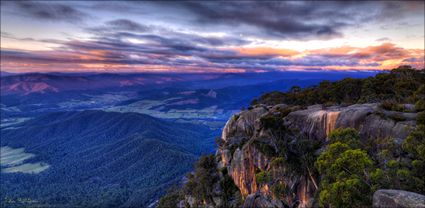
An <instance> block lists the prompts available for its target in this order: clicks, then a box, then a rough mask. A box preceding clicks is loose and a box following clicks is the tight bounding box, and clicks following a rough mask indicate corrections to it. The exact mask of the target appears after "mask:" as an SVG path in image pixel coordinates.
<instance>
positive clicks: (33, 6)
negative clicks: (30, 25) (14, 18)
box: [5, 1, 89, 22]
mask: <svg viewBox="0 0 425 208" xmlns="http://www.w3.org/2000/svg"><path fill="white" fill-rule="evenodd" d="M5 4H6V3H5ZM7 6H14V7H15V8H16V9H17V11H18V12H20V13H21V14H23V15H27V16H30V17H32V18H37V19H41V20H51V21H65V22H79V21H81V20H83V19H84V18H86V17H88V16H89V15H88V14H86V13H84V12H82V11H80V10H78V9H76V8H75V7H73V6H71V5H67V4H65V3H64V4H62V3H52V2H37V1H11V2H7Z"/></svg>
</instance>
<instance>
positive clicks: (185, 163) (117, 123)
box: [1, 111, 212, 207]
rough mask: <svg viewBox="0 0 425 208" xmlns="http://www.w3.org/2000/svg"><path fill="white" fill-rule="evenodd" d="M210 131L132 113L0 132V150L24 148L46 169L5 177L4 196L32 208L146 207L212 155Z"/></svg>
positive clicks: (65, 115) (65, 118) (82, 115)
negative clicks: (20, 199) (205, 156)
mask: <svg viewBox="0 0 425 208" xmlns="http://www.w3.org/2000/svg"><path fill="white" fill-rule="evenodd" d="M210 133H211V131H210V130H209V129H208V128H206V127H205V126H200V125H193V124H179V123H173V122H168V121H163V120H160V119H156V118H153V117H150V116H147V115H142V114H137V113H114V112H103V111H82V112H60V113H52V114H47V115H44V116H41V117H37V118H35V119H32V120H29V121H26V122H23V123H20V124H17V125H14V126H10V127H7V128H3V129H2V130H1V135H2V140H1V146H2V147H3V146H7V147H10V148H20V147H25V151H26V152H28V153H31V154H34V155H36V156H35V157H33V158H31V159H30V160H31V161H30V162H43V163H47V164H49V165H50V167H49V168H48V169H47V170H45V171H43V172H40V173H38V174H26V175H25V174H16V173H2V175H1V176H2V182H1V183H2V186H1V189H2V190H1V192H2V193H3V194H2V197H5V198H18V197H21V196H23V195H25V196H26V197H28V198H31V200H34V201H36V203H35V204H33V206H35V205H37V206H47V205H53V206H55V205H58V204H67V205H69V206H83V207H84V206H94V205H96V206H103V207H104V206H118V205H123V204H125V205H128V206H146V205H147V204H148V203H150V202H151V201H150V200H151V199H154V198H155V197H156V196H159V195H160V194H161V193H163V192H164V190H165V187H167V186H169V185H170V184H171V183H173V182H176V181H179V180H181V179H182V178H181V176H182V175H184V173H186V172H188V171H190V170H191V168H192V163H193V162H194V161H195V160H196V158H197V157H198V156H199V155H200V154H203V153H208V152H210V151H211V149H212V148H211V144H208V141H211V140H212V139H209V138H210V137H211V135H210ZM105 196H107V197H106V198H105ZM2 201H3V200H2ZM24 205H25V204H24Z"/></svg>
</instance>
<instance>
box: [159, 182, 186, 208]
mask: <svg viewBox="0 0 425 208" xmlns="http://www.w3.org/2000/svg"><path fill="white" fill-rule="evenodd" d="M180 200H181V196H180V193H179V192H178V191H177V190H176V187H173V188H171V189H169V191H168V193H167V194H166V195H165V196H163V197H162V198H161V199H160V200H159V202H158V206H157V208H170V207H177V205H178V203H179V201H180Z"/></svg>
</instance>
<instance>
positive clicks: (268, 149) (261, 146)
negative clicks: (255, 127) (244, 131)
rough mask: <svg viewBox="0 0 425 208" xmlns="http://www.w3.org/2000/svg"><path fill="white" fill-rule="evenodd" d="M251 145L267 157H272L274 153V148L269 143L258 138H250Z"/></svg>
mask: <svg viewBox="0 0 425 208" xmlns="http://www.w3.org/2000/svg"><path fill="white" fill-rule="evenodd" d="M252 145H253V146H254V147H255V149H257V150H258V151H260V152H261V153H262V154H264V155H266V156H267V157H273V156H275V155H276V151H275V149H274V148H273V147H272V146H271V145H270V144H267V143H265V142H262V141H258V140H252Z"/></svg>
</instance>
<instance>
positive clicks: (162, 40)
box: [1, 1, 425, 73]
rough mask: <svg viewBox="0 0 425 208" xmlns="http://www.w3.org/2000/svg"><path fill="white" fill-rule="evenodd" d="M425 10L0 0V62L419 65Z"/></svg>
mask: <svg viewBox="0 0 425 208" xmlns="http://www.w3.org/2000/svg"><path fill="white" fill-rule="evenodd" d="M424 10H425V5H424V1H359V2H355V1H305V2H304V1H225V2H217V1H202V2H201V1H128V2H127V1H1V70H2V71H8V72H18V73H19V72H200V73H204V72H225V73H227V72H266V71H324V70H347V71H358V70H388V69H392V68H395V67H397V66H399V65H411V66H413V67H415V68H418V69H421V68H423V67H424V45H425V43H424V39H425V36H424V19H425V14H424Z"/></svg>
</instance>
